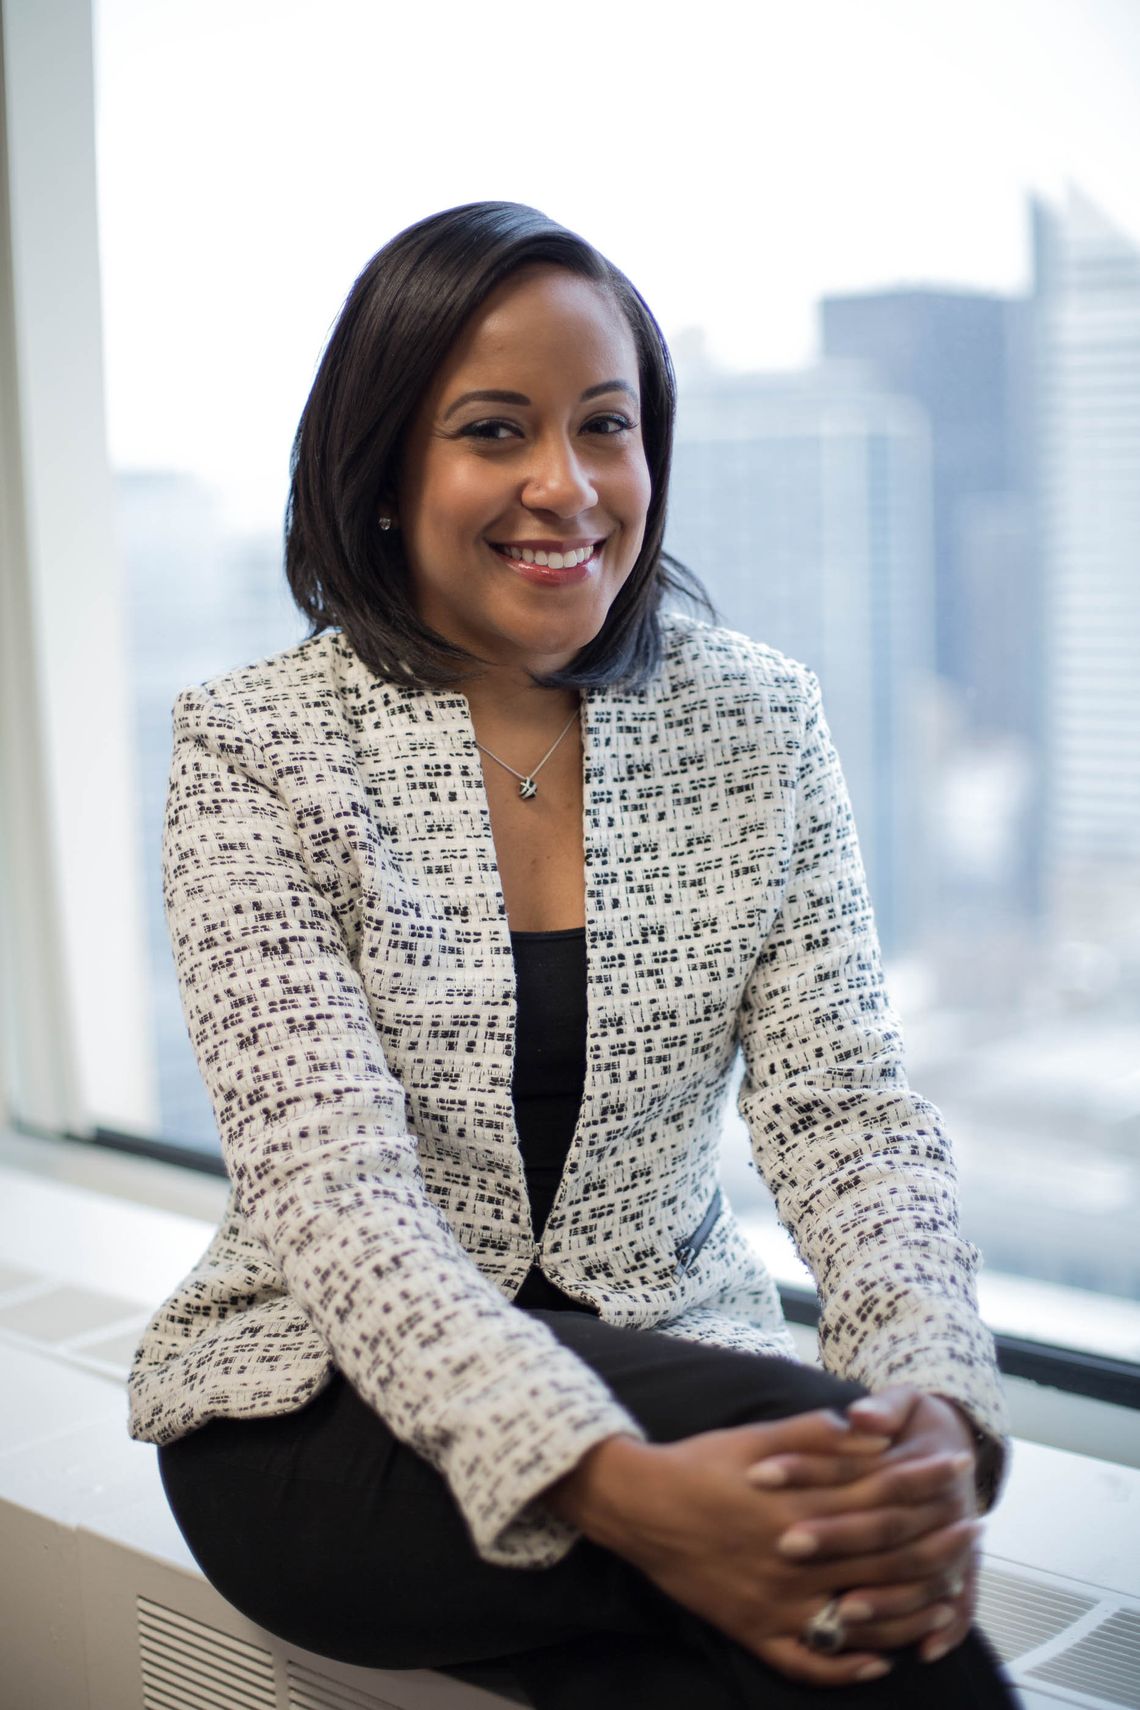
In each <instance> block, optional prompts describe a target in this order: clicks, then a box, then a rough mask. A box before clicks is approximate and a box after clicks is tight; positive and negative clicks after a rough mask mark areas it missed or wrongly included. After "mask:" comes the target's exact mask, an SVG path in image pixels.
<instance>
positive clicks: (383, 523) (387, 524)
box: [376, 515, 392, 533]
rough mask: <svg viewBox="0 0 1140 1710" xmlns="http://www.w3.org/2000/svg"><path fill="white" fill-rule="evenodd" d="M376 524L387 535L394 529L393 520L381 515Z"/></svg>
mask: <svg viewBox="0 0 1140 1710" xmlns="http://www.w3.org/2000/svg"><path fill="white" fill-rule="evenodd" d="M376 522H377V525H378V526H379V527H380V528H382V529H383V530H384V531H385V533H386V532H387V531H388V529H390V528H391V527H392V519H391V517H388V516H384V515H380V516H378V517H377V518H376Z"/></svg>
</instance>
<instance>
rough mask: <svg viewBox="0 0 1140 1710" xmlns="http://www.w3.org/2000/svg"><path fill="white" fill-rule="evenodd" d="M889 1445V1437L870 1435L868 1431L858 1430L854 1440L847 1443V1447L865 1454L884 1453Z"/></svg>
mask: <svg viewBox="0 0 1140 1710" xmlns="http://www.w3.org/2000/svg"><path fill="white" fill-rule="evenodd" d="M890 1446H891V1439H890V1438H889V1437H882V1436H872V1434H871V1433H870V1432H869V1431H860V1432H859V1433H858V1435H857V1436H856V1438H855V1440H854V1441H853V1442H852V1443H849V1444H848V1447H849V1448H851V1449H855V1450H857V1451H858V1452H859V1453H860V1454H867V1455H882V1454H885V1453H886V1451H887V1450H888V1449H889V1448H890Z"/></svg>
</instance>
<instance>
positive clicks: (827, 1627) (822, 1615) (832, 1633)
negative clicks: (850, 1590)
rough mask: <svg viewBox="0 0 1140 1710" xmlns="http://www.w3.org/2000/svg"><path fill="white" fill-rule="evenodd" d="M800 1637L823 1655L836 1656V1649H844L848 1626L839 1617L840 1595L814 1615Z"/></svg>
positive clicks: (809, 1648)
mask: <svg viewBox="0 0 1140 1710" xmlns="http://www.w3.org/2000/svg"><path fill="white" fill-rule="evenodd" d="M800 1637H801V1639H802V1640H803V1643H804V1644H805V1645H806V1646H807V1648H808V1650H809V1651H815V1652H816V1653H817V1654H818V1655H819V1656H822V1657H831V1656H834V1655H835V1653H836V1651H841V1650H842V1649H843V1647H844V1645H845V1644H846V1643H847V1628H846V1627H845V1626H844V1625H843V1622H842V1621H841V1620H840V1619H839V1599H838V1597H833V1598H832V1599H831V1602H830V1603H825V1604H824V1606H823V1608H822V1609H821V1610H820V1611H819V1613H818V1614H817V1615H813V1616H812V1618H811V1620H810V1621H809V1622H808V1623H807V1625H806V1626H805V1627H804V1630H803V1632H802V1633H801V1634H800Z"/></svg>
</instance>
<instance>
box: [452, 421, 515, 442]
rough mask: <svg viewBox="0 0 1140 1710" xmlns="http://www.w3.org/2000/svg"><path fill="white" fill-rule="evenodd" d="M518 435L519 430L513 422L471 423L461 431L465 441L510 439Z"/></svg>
mask: <svg viewBox="0 0 1140 1710" xmlns="http://www.w3.org/2000/svg"><path fill="white" fill-rule="evenodd" d="M517 433H518V429H517V428H516V427H515V426H514V424H513V423H512V422H502V421H487V422H470V423H468V425H467V426H466V427H465V428H461V429H460V434H461V437H462V438H464V439H509V438H510V437H511V435H512V434H517Z"/></svg>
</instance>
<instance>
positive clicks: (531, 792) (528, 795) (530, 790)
mask: <svg viewBox="0 0 1140 1710" xmlns="http://www.w3.org/2000/svg"><path fill="white" fill-rule="evenodd" d="M537 794H538V785H537V784H536V783H535V781H534V779H533V778H523V779H521V780H520V783H519V795H520V796H521V797H522V799H523V801H524V802H529V801H533V800H534V798H535V796H537Z"/></svg>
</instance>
